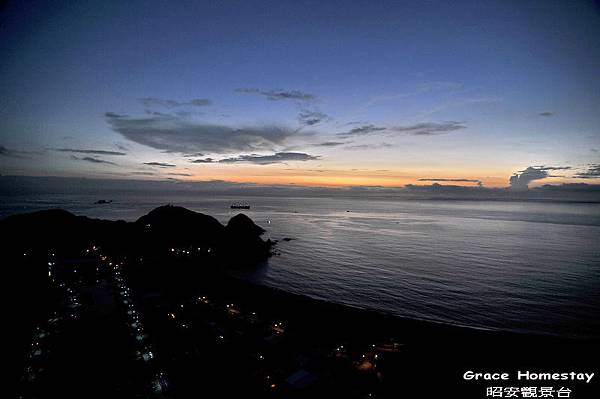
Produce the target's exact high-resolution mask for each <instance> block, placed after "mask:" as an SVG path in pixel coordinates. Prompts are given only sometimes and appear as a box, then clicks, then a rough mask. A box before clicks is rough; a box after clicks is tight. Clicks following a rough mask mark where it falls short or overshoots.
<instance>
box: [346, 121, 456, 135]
mask: <svg viewBox="0 0 600 399" xmlns="http://www.w3.org/2000/svg"><path fill="white" fill-rule="evenodd" d="M462 129H466V126H465V125H464V124H463V123H462V122H457V121H446V122H441V123H438V122H422V123H416V124H413V125H406V126H392V127H385V126H376V125H371V124H369V125H363V126H360V127H355V128H354V129H351V130H349V131H347V132H343V133H338V136H340V137H354V136H365V135H370V134H373V133H388V134H389V133H402V134H406V135H410V136H437V135H440V134H446V133H450V132H454V131H457V130H462Z"/></svg>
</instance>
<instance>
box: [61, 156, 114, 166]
mask: <svg viewBox="0 0 600 399" xmlns="http://www.w3.org/2000/svg"><path fill="white" fill-rule="evenodd" d="M71 159H72V160H74V161H83V162H89V163H95V164H107V165H116V163H114V162H110V161H107V160H104V159H100V158H94V157H78V156H76V155H71Z"/></svg>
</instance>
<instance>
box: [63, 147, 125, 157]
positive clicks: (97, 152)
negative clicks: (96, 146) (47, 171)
mask: <svg viewBox="0 0 600 399" xmlns="http://www.w3.org/2000/svg"><path fill="white" fill-rule="evenodd" d="M54 151H58V152H72V153H77V154H91V155H117V156H122V155H127V153H125V152H120V151H105V150H86V149H79V148H55V149H54Z"/></svg>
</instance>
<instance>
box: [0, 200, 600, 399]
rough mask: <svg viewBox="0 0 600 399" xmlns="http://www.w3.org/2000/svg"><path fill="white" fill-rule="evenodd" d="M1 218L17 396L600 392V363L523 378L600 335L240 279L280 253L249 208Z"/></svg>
mask: <svg viewBox="0 0 600 399" xmlns="http://www.w3.org/2000/svg"><path fill="white" fill-rule="evenodd" d="M0 231H1V232H2V235H3V237H6V238H5V239H4V241H3V248H2V255H3V258H4V259H5V261H6V263H5V266H4V267H5V272H6V277H7V278H6V279H5V280H4V283H5V286H6V288H7V291H8V292H9V301H8V304H7V305H8V308H9V311H8V312H7V313H6V315H5V317H4V320H3V321H4V323H3V325H4V326H5V329H6V330H8V331H9V333H10V336H9V338H7V342H6V343H7V346H8V347H9V351H8V359H7V360H8V363H9V364H10V371H9V373H8V374H7V376H8V377H9V378H8V379H7V380H8V381H9V382H10V385H9V389H10V390H11V393H12V397H23V398H54V397H60V398H152V397H157V398H161V397H164V398H192V397H193V398H198V397H208V398H224V397H237V398H239V397H265V398H267V397H274V398H318V397H323V398H325V397H327V398H370V397H385V398H400V397H407V398H426V397H433V398H437V397H439V398H442V397H463V398H485V397H573V398H594V397H598V396H597V395H598V385H599V384H598V378H600V376H597V375H596V376H595V377H594V378H593V379H592V380H591V382H590V383H586V382H585V381H570V380H550V381H523V380H522V381H518V380H517V379H516V375H517V372H518V371H519V370H521V371H527V370H529V371H532V372H535V373H540V372H541V373H562V372H581V373H584V372H587V373H592V372H593V373H596V374H598V371H599V370H598V358H599V357H598V355H599V350H598V348H599V345H598V342H597V341H596V340H590V339H581V340H577V339H569V340H568V339H563V338H559V337H555V336H552V334H551V333H552V332H551V331H549V332H548V333H549V334H548V335H547V336H529V335H519V334H510V333H500V332H492V331H478V330H473V329H467V328H458V327H450V326H444V325H437V324H433V323H426V322H418V321H411V320H404V319H400V318H397V317H391V316H387V315H382V314H378V313H375V312H369V311H365V310H360V309H353V308H349V307H344V306H340V305H334V304H329V303H324V302H320V301H315V300H311V299H308V298H305V297H300V296H295V295H292V294H289V293H284V292H281V291H277V290H273V289H269V288H266V287H259V286H255V285H252V284H250V283H247V282H244V281H240V280H237V279H235V278H233V277H231V276H230V275H229V274H228V273H227V271H228V270H230V269H231V268H240V267H252V266H253V265H254V264H256V263H257V262H260V261H265V260H266V259H267V258H268V256H269V255H270V253H271V252H272V245H273V243H271V242H269V241H264V240H263V239H262V238H261V234H262V233H263V230H262V229H261V228H260V227H258V226H256V225H255V224H254V223H253V222H252V221H251V220H250V219H249V218H247V217H245V216H243V215H238V216H236V217H234V218H232V219H231V220H230V222H229V223H228V224H227V226H223V225H221V224H220V223H219V222H218V221H217V220H216V219H214V218H212V217H210V216H206V215H202V214H198V213H195V212H191V211H188V210H186V209H183V208H178V207H171V206H166V207H161V208H157V209H155V210H154V211H152V212H150V213H149V214H148V215H146V216H144V217H142V218H140V219H139V220H138V221H136V222H135V223H126V222H112V221H101V220H93V219H88V218H84V217H77V216H74V215H72V214H69V213H68V212H65V211H60V210H54V211H45V212H39V213H35V214H29V215H20V216H14V217H10V218H8V219H5V220H3V221H1V222H0ZM3 263H4V262H3ZM374 278H376V276H374ZM468 370H473V371H475V372H483V373H485V372H497V373H502V372H506V373H509V374H510V376H511V378H510V380H508V381H481V380H480V381H465V380H464V379H463V378H462V377H463V374H464V373H465V372H466V371H468ZM542 388H545V389H544V390H542ZM534 394H535V396H532V395H534ZM528 395H529V396H528ZM544 395H545V396H544ZM566 395H568V396H566Z"/></svg>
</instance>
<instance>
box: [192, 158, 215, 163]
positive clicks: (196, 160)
mask: <svg viewBox="0 0 600 399" xmlns="http://www.w3.org/2000/svg"><path fill="white" fill-rule="evenodd" d="M214 161H215V160H214V159H212V158H210V157H208V158H200V159H194V160H193V161H190V162H191V163H213V162H214Z"/></svg>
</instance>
